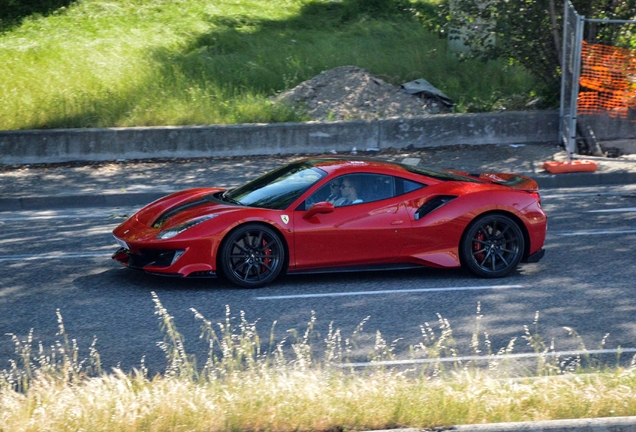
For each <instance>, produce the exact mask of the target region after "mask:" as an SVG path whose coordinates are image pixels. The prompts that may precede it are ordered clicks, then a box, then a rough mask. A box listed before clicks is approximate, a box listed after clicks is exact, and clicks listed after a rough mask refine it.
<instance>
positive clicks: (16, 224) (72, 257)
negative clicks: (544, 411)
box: [0, 186, 636, 372]
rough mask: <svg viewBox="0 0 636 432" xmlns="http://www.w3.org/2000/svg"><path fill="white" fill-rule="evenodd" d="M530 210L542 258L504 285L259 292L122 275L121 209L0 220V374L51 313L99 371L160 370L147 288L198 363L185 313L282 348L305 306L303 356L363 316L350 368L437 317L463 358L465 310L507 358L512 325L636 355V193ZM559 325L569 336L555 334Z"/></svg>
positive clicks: (579, 194)
mask: <svg viewBox="0 0 636 432" xmlns="http://www.w3.org/2000/svg"><path fill="white" fill-rule="evenodd" d="M543 204H544V208H545V209H546V212H547V213H548V216H549V234H548V238H547V243H546V250H547V253H546V256H545V257H544V259H543V260H542V261H541V262H539V263H536V264H525V265H522V266H521V267H520V269H519V271H518V272H516V273H514V274H513V275H511V276H509V277H507V278H504V279H497V280H485V279H478V278H475V277H472V276H471V275H469V274H468V273H465V272H463V271H458V270H434V269H421V270H414V271H395V272H390V273H350V274H323V275H303V276H287V277H284V278H282V279H280V280H278V281H276V282H275V283H274V284H272V285H270V286H268V287H265V288H261V289H258V290H244V289H237V288H233V287H231V286H229V285H228V284H227V283H225V282H223V281H220V280H214V279H213V280H210V279H205V280H203V279H201V280H180V279H171V278H161V277H156V276H150V275H146V274H143V273H140V272H134V271H130V270H127V269H124V268H123V267H121V266H120V265H119V264H117V263H116V262H114V261H112V260H111V259H110V254H111V253H112V252H113V251H114V250H115V249H116V247H117V246H116V245H115V243H114V242H113V240H112V236H111V235H110V232H111V230H112V229H113V228H114V227H115V226H116V225H117V224H119V223H120V222H122V221H123V220H124V217H125V215H128V214H130V213H131V212H132V211H134V209H131V208H99V209H90V208H87V209H81V208H78V209H73V210H56V211H38V212H3V213H0V245H1V248H0V272H1V274H2V276H1V278H0V369H5V368H8V367H9V366H10V363H9V360H10V359H15V358H16V355H15V354H14V346H13V343H12V342H11V338H10V337H9V336H7V335H6V334H8V333H12V334H16V335H17V336H18V337H19V338H20V339H25V338H26V337H27V335H28V333H29V331H30V329H33V339H34V341H35V345H37V342H38V341H41V342H42V344H43V346H44V347H45V348H46V347H49V346H51V345H53V344H54V343H55V341H56V340H61V339H60V336H58V335H56V333H57V331H58V323H57V316H56V310H58V309H59V310H60V312H61V315H62V317H63V319H64V325H65V329H66V332H67V333H68V335H69V337H70V338H71V339H75V340H76V341H77V344H78V346H79V348H80V353H79V354H80V357H87V356H88V348H89V346H90V344H91V342H92V341H93V339H94V338H97V342H96V348H97V350H98V351H99V353H100V355H101V359H102V363H103V366H104V367H105V368H111V367H114V366H117V365H120V366H121V367H122V368H124V369H125V370H129V369H131V368H134V367H139V366H140V364H141V359H142V358H145V364H146V365H147V366H148V368H149V369H150V370H151V372H161V371H163V370H164V368H165V365H166V362H165V358H164V356H163V353H162V352H161V350H160V349H159V348H158V347H157V342H159V341H161V340H162V339H163V335H162V333H161V331H160V328H159V321H158V317H157V316H156V315H155V314H154V303H153V300H152V295H151V293H152V292H155V293H156V294H157V295H158V297H159V299H160V300H161V302H162V303H163V305H164V306H165V307H166V308H167V310H168V312H169V313H170V314H171V315H172V316H173V317H174V321H175V324H176V325H177V327H178V329H179V330H180V331H181V333H182V334H183V335H184V337H185V343H186V349H187V350H188V351H189V352H190V353H193V354H196V355H197V356H198V360H199V362H200V363H201V362H203V361H204V359H205V354H206V352H207V346H206V344H205V343H204V342H203V341H202V340H201V339H199V334H200V321H197V320H196V319H195V317H194V314H193V312H192V311H191V310H190V309H191V308H195V309H196V310H198V311H199V312H200V313H202V314H203V315H204V316H205V317H206V318H207V319H208V320H210V321H212V322H214V323H217V322H224V321H225V317H226V306H228V307H229V308H230V316H231V317H233V320H232V322H233V324H234V325H236V326H238V324H239V322H240V312H241V311H244V312H245V317H246V319H247V321H249V322H254V321H258V322H257V324H256V326H257V329H258V332H259V335H260V337H261V339H262V340H263V341H264V345H265V348H267V346H268V341H269V337H270V332H271V331H272V325H273V323H274V322H276V325H275V329H274V331H273V333H274V336H275V337H276V339H277V340H278V341H280V340H281V339H282V338H285V337H286V338H287V341H288V344H289V343H290V342H291V341H292V340H293V338H294V334H298V336H299V337H302V335H303V334H304V331H305V329H306V328H307V323H308V322H309V321H310V320H311V318H312V311H313V312H314V313H315V317H316V324H315V327H314V331H313V332H311V335H310V337H311V341H312V346H313V347H314V348H315V350H316V351H317V352H322V351H323V350H324V349H325V343H324V339H325V338H326V337H327V335H328V331H329V325H330V323H333V327H334V328H337V329H340V331H341V334H342V338H343V341H344V339H346V338H351V337H352V334H353V333H354V330H355V329H356V326H357V325H358V324H359V323H360V322H362V321H363V320H364V319H365V318H366V317H369V318H368V321H366V323H365V325H364V331H363V332H362V333H359V334H357V335H356V336H355V338H354V339H355V341H356V346H357V350H355V351H354V352H353V353H352V357H351V360H353V361H357V362H365V361H367V360H368V359H369V356H370V353H372V352H373V349H374V346H375V345H376V341H377V332H378V331H379V332H380V333H381V336H382V338H383V339H384V340H385V341H386V343H387V345H389V346H392V347H393V352H394V354H395V357H396V358H398V359H409V358H411V357H412V356H413V355H414V354H413V353H412V350H411V347H413V346H417V345H418V344H419V343H421V342H422V341H423V337H422V330H421V326H426V324H425V323H428V324H429V325H430V327H431V328H432V329H433V330H434V331H435V332H436V333H437V334H438V335H439V333H440V330H439V327H440V322H439V320H440V316H441V317H443V318H444V319H446V320H448V322H449V323H450V327H451V328H452V330H453V335H454V338H455V341H456V347H457V350H458V354H459V355H460V356H464V355H472V354H474V351H473V350H472V349H471V338H472V335H473V333H474V332H475V329H476V322H477V319H476V317H477V308H478V305H480V307H481V310H480V314H481V315H482V316H483V317H482V318H481V319H480V320H479V322H480V323H479V326H480V329H481V332H482V333H481V349H482V350H485V349H486V347H485V345H484V343H483V338H484V336H483V332H484V331H486V332H487V333H488V335H489V336H488V337H489V339H490V342H491V347H492V350H493V351H497V350H499V349H500V348H503V347H506V346H507V345H508V344H509V342H510V341H511V340H512V339H513V338H517V339H516V342H515V344H514V351H513V352H515V353H531V352H532V351H533V350H532V349H530V348H529V347H528V346H527V343H526V341H525V340H524V339H523V335H524V332H525V330H524V326H529V328H530V331H535V328H538V332H539V334H541V336H542V338H543V340H544V341H545V343H546V344H548V345H549V344H550V343H551V341H552V340H553V341H554V342H553V344H554V350H555V351H565V350H571V349H578V348H580V346H581V343H583V344H584V345H585V347H586V348H587V349H590V350H591V349H598V348H599V347H600V345H601V343H602V341H603V339H604V338H605V345H604V346H603V348H604V349H610V350H614V349H616V348H617V347H623V348H636V297H635V296H634V289H635V288H636V282H635V281H636V265H634V263H633V257H634V255H635V252H636V246H635V245H636V187H632V186H615V187H602V188H592V189H583V188H580V189H569V190H565V189H552V190H544V191H543ZM537 312H538V313H539V315H538V316H539V320H538V327H535V326H534V325H533V322H534V321H535V319H536V316H537ZM564 327H570V328H572V329H574V330H575V331H576V332H577V333H578V334H579V335H580V338H573V337H571V336H570V335H568V332H567V331H566V330H565V329H564ZM217 329H218V327H217ZM290 330H295V331H296V333H294V331H290ZM608 333H609V336H606V335H607V334H608ZM343 344H344V342H343ZM288 355H289V356H290V358H291V357H292V355H291V353H289V354H288ZM415 355H417V356H419V357H423V355H422V354H421V353H419V354H418V353H416V354H415ZM633 355H634V353H623V354H622V356H621V359H622V360H624V361H627V362H628V361H629V360H630V359H631V357H632V356H633ZM606 357H607V356H606ZM616 357H617V356H616V354H610V355H609V358H610V359H611V358H614V359H615V358H616Z"/></svg>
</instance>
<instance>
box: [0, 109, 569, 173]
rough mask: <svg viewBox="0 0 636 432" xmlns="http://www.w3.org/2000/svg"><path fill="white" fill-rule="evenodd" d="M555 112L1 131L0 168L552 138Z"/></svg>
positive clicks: (527, 141)
mask: <svg viewBox="0 0 636 432" xmlns="http://www.w3.org/2000/svg"><path fill="white" fill-rule="evenodd" d="M558 120H559V119H558V113H557V112H555V111H533V112H504V113H486V114H440V115H435V116H428V117H418V118H408V119H406V118H399V119H386V120H374V121H349V122H345V121H343V122H325V123H317V122H309V123H273V124H246V125H215V126H185V127H134V128H106V129H57V130H33V131H0V164H32V163H55V162H69V161H99V160H117V159H148V158H168V157H206V156H239V155H266V154H294V153H324V152H329V151H331V150H335V151H337V152H343V151H350V150H351V149H352V148H353V147H356V148H357V149H358V150H365V149H368V148H380V149H383V148H391V147H392V148H405V147H409V146H412V147H414V148H422V147H430V146H443V145H458V144H473V145H480V144H503V143H519V144H531V143H538V142H557V141H558V127H559V126H558V125H559V121H558Z"/></svg>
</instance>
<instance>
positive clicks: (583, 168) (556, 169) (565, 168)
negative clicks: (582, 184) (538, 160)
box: [543, 160, 598, 174]
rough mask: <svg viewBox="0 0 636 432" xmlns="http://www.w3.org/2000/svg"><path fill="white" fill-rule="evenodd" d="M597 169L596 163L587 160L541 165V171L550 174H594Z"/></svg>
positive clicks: (551, 162) (550, 162) (553, 162)
mask: <svg viewBox="0 0 636 432" xmlns="http://www.w3.org/2000/svg"><path fill="white" fill-rule="evenodd" d="M597 168H598V165H597V164H596V162H593V161H589V160H575V161H572V162H557V161H549V162H545V163H544V164H543V169H544V170H546V171H547V172H549V173H550V174H564V173H573V172H594V171H596V169H597Z"/></svg>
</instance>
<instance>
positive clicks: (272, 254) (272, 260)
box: [219, 224, 285, 288]
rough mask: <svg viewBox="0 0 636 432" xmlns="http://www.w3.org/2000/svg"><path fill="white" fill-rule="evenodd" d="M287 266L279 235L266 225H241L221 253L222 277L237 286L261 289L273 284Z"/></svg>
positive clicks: (226, 239)
mask: <svg viewBox="0 0 636 432" xmlns="http://www.w3.org/2000/svg"><path fill="white" fill-rule="evenodd" d="M284 264H285V247H284V246H283V242H282V240H281V239H280V237H279V236H278V234H277V233H276V232H275V231H274V230H273V229H271V228H268V227H266V226H264V225H257V224H246V225H242V226H239V227H238V228H237V229H235V230H234V231H232V232H231V233H230V234H229V235H228V237H226V238H225V239H224V241H223V244H222V246H221V250H220V254H219V265H220V267H221V270H222V273H223V275H224V276H225V277H226V278H227V279H228V280H229V281H230V282H231V283H233V284H234V285H238V286H241V287H245V288H258V287H261V286H263V285H265V284H268V283H270V282H271V281H273V280H274V279H276V277H277V276H278V275H279V274H280V272H281V270H282V269H283V266H284Z"/></svg>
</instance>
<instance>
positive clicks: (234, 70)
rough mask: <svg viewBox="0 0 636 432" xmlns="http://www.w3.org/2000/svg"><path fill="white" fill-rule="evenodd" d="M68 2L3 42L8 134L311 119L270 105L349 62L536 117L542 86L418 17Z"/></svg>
mask: <svg viewBox="0 0 636 432" xmlns="http://www.w3.org/2000/svg"><path fill="white" fill-rule="evenodd" d="M438 1H439V0H413V2H414V4H415V5H416V6H417V4H418V3H419V4H420V6H422V5H423V4H429V3H432V4H435V3H437V2H438ZM68 3H69V5H68V7H66V8H61V9H58V10H57V11H55V12H54V13H52V14H49V15H48V16H44V17H43V16H30V17H26V18H25V19H24V20H23V21H22V23H21V24H19V25H13V26H12V27H10V28H9V27H7V28H5V31H4V32H3V33H0V64H1V65H2V67H0V129H4V130H11V129H37V128H58V127H110V126H146V125H184V124H217V123H242V122H278V121H295V120H302V119H303V115H302V113H296V112H292V111H291V110H290V109H286V108H284V107H275V106H272V105H271V104H270V103H269V99H268V98H269V97H270V96H272V95H274V94H275V93H276V92H278V91H281V90H284V89H288V88H292V87H294V86H295V85H297V84H299V83H300V82H302V81H304V80H307V79H309V78H311V77H313V76H315V75H316V74H318V73H320V72H321V71H323V70H328V69H331V68H334V67H337V66H342V65H356V66H359V67H363V68H366V69H368V70H369V71H370V72H371V73H373V74H375V75H379V76H381V77H383V78H384V79H385V80H387V81H389V82H391V83H393V84H400V83H403V82H406V81H410V80H412V79H416V78H420V77H423V78H426V79H427V80H429V81H430V82H431V83H433V84H434V85H436V86H437V87H439V88H440V89H441V90H442V91H444V92H445V93H446V94H448V95H449V96H450V97H451V98H453V99H454V100H455V101H456V102H458V110H459V111H466V110H469V111H479V110H490V109H493V108H496V107H497V106H499V105H502V104H504V105H505V104H508V108H515V106H514V103H513V104H512V105H511V101H517V106H516V107H519V106H523V105H522V104H519V102H523V101H527V100H528V98H530V97H531V92H532V88H533V81H532V79H531V78H530V76H529V75H528V74H527V73H525V72H524V71H523V70H522V69H521V68H518V67H513V66H510V65H507V64H506V63H505V62H503V61H497V62H490V63H487V64H484V63H480V62H477V61H460V60H459V59H458V58H457V56H456V55H454V54H451V53H449V52H448V51H447V41H446V40H444V39H440V38H438V36H437V35H436V34H434V33H432V32H431V31H429V30H427V29H426V28H425V25H423V24H422V21H421V20H419V21H418V19H417V18H416V17H415V14H414V13H406V14H401V15H400V14H397V15H395V14H394V15H390V16H385V17H372V14H370V13H369V12H368V11H365V10H364V7H360V6H359V5H360V4H362V3H364V2H362V1H358V0H344V1H343V2H340V3H338V2H330V1H326V0H324V1H323V0H314V1H310V0H241V1H234V0H215V1H213V2H211V1H208V0H78V1H73V0H69V2H68ZM368 3H373V2H368ZM429 6H430V5H429ZM420 9H422V10H428V12H425V14H429V15H430V16H432V15H433V12H431V10H432V9H435V8H431V7H428V8H426V7H420ZM420 15H421V14H420ZM429 18H430V17H429Z"/></svg>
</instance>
